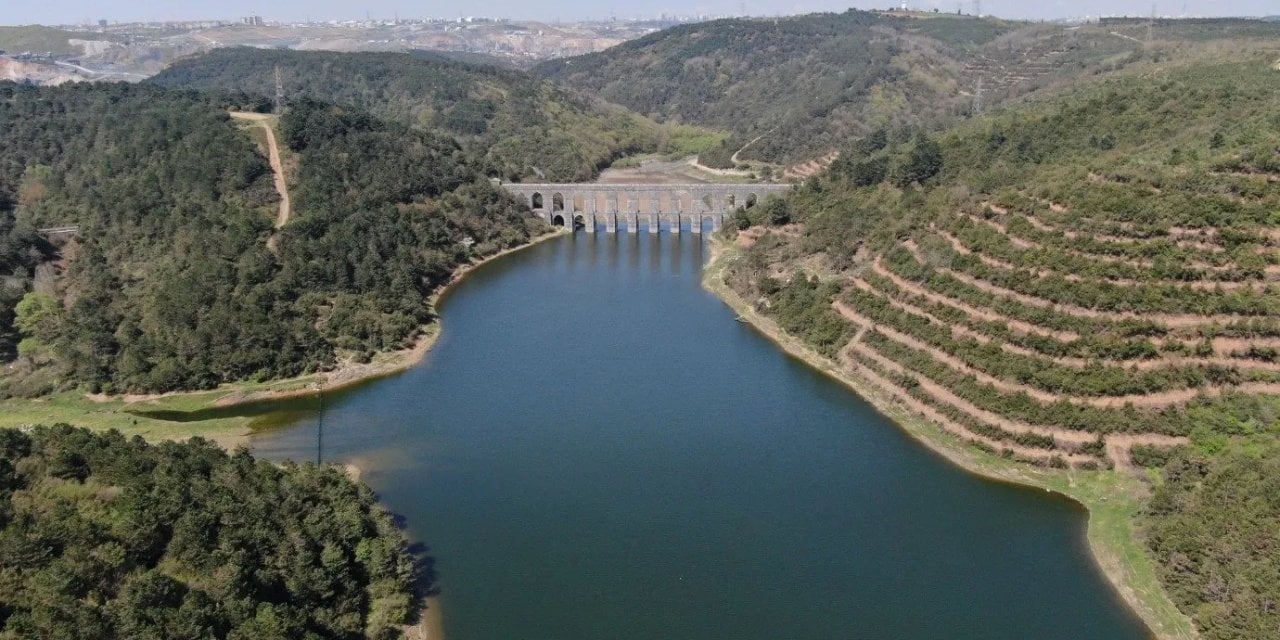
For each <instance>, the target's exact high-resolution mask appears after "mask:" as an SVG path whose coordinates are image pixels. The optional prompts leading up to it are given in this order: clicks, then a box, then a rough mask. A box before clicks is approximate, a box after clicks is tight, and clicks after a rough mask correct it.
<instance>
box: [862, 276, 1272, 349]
mask: <svg viewBox="0 0 1280 640" xmlns="http://www.w3.org/2000/svg"><path fill="white" fill-rule="evenodd" d="M852 282H853V285H854V286H855V287H857V288H859V289H861V290H863V291H865V292H867V293H871V294H874V295H876V296H879V297H881V298H883V299H884V300H885V301H886V302H888V303H889V304H890V305H891V306H893V307H894V308H896V309H898V310H900V311H904V312H906V313H909V314H912V315H916V316H920V317H921V318H924V319H926V320H928V321H929V322H932V323H934V324H936V325H938V326H940V327H946V328H948V329H950V330H951V334H952V335H953V336H955V337H956V338H957V339H963V338H972V339H973V340H976V341H977V342H979V343H981V344H990V343H991V342H998V343H999V346H1000V349H1001V350H1003V351H1005V352H1006V353H1011V354H1015V355H1020V356H1025V357H1028V358H1042V359H1044V360H1048V361H1050V362H1053V363H1055V364H1059V365H1063V366H1067V367H1074V368H1077V369H1083V368H1085V367H1088V366H1092V365H1093V364H1096V363H1099V362H1102V363H1109V364H1112V365H1114V366H1118V367H1124V368H1126V369H1136V370H1138V371H1152V370H1155V369H1165V368H1168V367H1174V366H1180V365H1187V366H1201V367H1208V366H1218V367H1238V368H1240V369H1242V370H1246V371H1247V370H1250V369H1256V370H1259V371H1273V372H1280V362H1266V361H1263V360H1254V359H1251V358H1247V357H1243V356H1237V355H1235V354H1237V353H1242V352H1245V351H1248V350H1249V348H1250V347H1252V346H1258V347H1264V348H1272V349H1276V348H1280V340H1277V339H1271V340H1265V339H1249V338H1215V339H1214V341H1213V346H1214V355H1213V356H1212V357H1198V356H1181V355H1176V354H1165V355H1159V356H1156V357H1152V358H1133V359H1115V360H1113V359H1108V358H1079V357H1073V356H1059V355H1053V354H1049V353H1044V352H1042V351H1036V350H1034V349H1028V348H1026V347H1022V346H1018V345H1016V344H1010V343H1008V342H1004V341H1003V340H997V339H995V338H992V337H991V336H989V335H987V334H985V333H982V332H980V331H977V330H974V329H972V328H970V327H968V326H965V325H963V324H956V323H953V322H949V321H946V320H943V319H942V318H939V317H937V316H935V315H933V314H932V313H929V312H928V311H926V310H924V309H921V308H920V307H917V306H915V305H913V304H911V303H910V302H906V301H903V300H899V299H897V298H894V297H892V296H891V295H889V294H887V293H885V292H883V291H880V290H879V289H876V288H875V287H874V286H872V285H871V283H869V282H867V281H866V280H863V279H861V278H854V279H853V280H852ZM1179 342H1181V343H1182V344H1185V345H1187V346H1188V347H1190V348H1194V347H1195V346H1196V345H1197V344H1198V342H1199V341H1197V340H1180V341H1179Z"/></svg>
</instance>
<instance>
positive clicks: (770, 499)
mask: <svg viewBox="0 0 1280 640" xmlns="http://www.w3.org/2000/svg"><path fill="white" fill-rule="evenodd" d="M706 251H707V249H706V247H705V246H704V244H703V243H702V240H701V239H700V238H695V237H692V236H690V235H688V234H686V235H684V236H682V237H673V236H670V235H668V234H667V233H665V232H664V233H663V234H662V235H661V236H658V237H653V236H649V235H648V234H645V233H641V234H640V235H639V236H633V235H627V234H619V235H616V236H614V235H606V234H597V235H596V236H591V235H587V234H584V233H581V232H579V233H577V234H575V235H573V236H565V237H561V238H558V239H554V240H551V241H548V242H545V243H543V244H540V245H538V246H535V247H533V248H531V249H528V250H526V251H523V252H520V253H518V254H515V255H513V256H511V257H508V258H504V259H501V260H498V261H496V262H494V263H492V264H490V265H487V266H485V267H483V268H481V269H479V270H477V271H476V272H475V273H473V274H472V275H471V276H470V277H468V278H467V279H466V280H465V281H464V282H463V283H462V284H461V285H459V286H458V287H457V288H456V289H455V290H454V291H453V292H452V293H451V294H450V296H449V297H448V299H447V300H446V301H445V304H444V305H443V311H442V313H443V322H444V331H443V334H442V336H441V338H440V341H439V343H438V345H437V346H436V348H435V349H434V350H433V351H432V352H431V353H430V354H429V355H428V357H427V359H426V361H425V362H424V363H423V364H422V365H421V366H419V367H417V368H414V369H412V370H410V371H408V372H406V373H405V374H403V375H400V376H398V377H395V378H392V379H387V380H383V381H379V382H377V383H374V384H371V385H368V386H365V387H362V388H358V389H355V390H351V391H348V392H345V393H340V394H336V395H334V396H330V397H328V398H327V399H326V407H325V415H324V432H323V444H322V447H323V456H324V458H325V460H327V461H334V462H344V461H352V462H356V463H357V464H359V465H360V466H361V467H362V468H363V469H364V470H365V476H364V478H365V479H366V480H367V481H368V482H369V483H370V484H371V485H373V487H374V488H375V489H377V490H378V491H379V492H380V494H381V497H382V499H383V501H384V502H385V504H387V505H388V506H389V507H390V508H391V509H392V510H394V511H396V512H398V513H400V514H403V515H404V516H405V517H406V519H407V522H408V526H409V528H410V530H411V533H412V535H413V536H414V537H415V538H417V539H419V540H422V541H424V542H425V543H427V544H428V545H429V546H430V547H431V553H432V555H433V556H434V557H435V558H436V561H437V562H436V568H437V571H438V572H439V577H440V582H439V587H440V589H441V598H442V610H443V612H444V620H445V626H446V631H447V635H448V636H449V638H450V640H513V639H528V640H630V639H636V640H639V639H646V640H648V639H654V640H657V639H662V640H673V639H674V640H710V639H722V638H723V639H741V638H778V639H784V640H837V639H839V640H860V639H865V640H881V639H883V640H916V639H918V640H924V639H938V640H944V639H945V640H964V639H974V640H977V639H982V640H996V639H1009V640H1028V639H1040V640H1054V639H1062V640H1089V639H1098V640H1103V639H1105V640H1126V639H1137V638H1145V637H1147V634H1146V632H1145V631H1144V629H1143V627H1142V625H1141V623H1140V622H1139V621H1138V620H1137V619H1136V618H1135V617H1134V616H1133V615H1132V614H1131V613H1130V612H1129V611H1128V610H1127V609H1126V608H1125V607H1124V606H1123V605H1122V604H1121V603H1120V602H1119V601H1118V600H1117V598H1116V597H1115V596H1114V594H1113V592H1112V591H1111V589H1110V588H1109V587H1108V585H1107V584H1106V583H1105V581H1104V579H1103V577H1102V576H1101V575H1100V573H1099V572H1098V571H1097V570H1096V568H1095V566H1094V564H1093V563H1092V561H1091V559H1090V558H1089V556H1088V550H1087V547H1086V542H1085V538H1084V530H1085V517H1086V514H1085V513H1084V511H1083V509H1081V508H1080V507H1079V506H1078V505H1075V504H1074V503H1072V502H1069V501H1067V500H1066V499H1063V498H1060V497H1056V496H1054V495H1050V494H1047V493H1045V492H1043V491H1037V490H1030V489H1024V488H1018V487H1013V486H1009V485H1005V484H998V483H992V482H987V481H984V480H981V479H979V478H976V477H974V476H971V475H968V474H966V473H964V472H962V471H961V470H959V469H957V468H955V467H954V466H951V465H950V464H949V463H947V462H946V461H944V460H942V459H941V458H939V457H938V456H936V455H934V454H932V453H931V452H929V451H927V450H926V449H925V448H924V447H923V446H921V445H919V444H918V443H915V442H913V441H912V440H910V439H909V438H908V437H907V436H906V435H904V434H903V433H902V432H901V431H900V430H899V429H897V428H896V427H895V426H894V425H893V423H891V422H890V421H889V420H888V419H887V418H885V417H883V416H881V415H880V414H878V413H877V412H876V411H875V410H874V409H873V408H872V407H871V406H870V405H868V404H867V403H866V402H864V401H863V400H861V399H860V398H859V397H858V396H856V395H854V394H853V393H851V392H850V391H848V390H847V389H845V388H844V387H842V386H841V385H839V384H837V383H836V382H834V381H832V380H830V379H828V378H826V377H825V376H823V375H821V374H819V373H817V372H815V371H814V370H812V369H810V368H808V367H807V366H805V365H804V364H803V363H800V362H798V361H796V360H794V359H792V358H790V357H788V356H787V355H785V354H784V353H783V352H782V351H780V350H779V349H778V348H776V347H775V346H774V345H773V344H771V343H770V342H769V341H768V340H766V339H765V338H763V337H761V336H760V335H758V334H757V333H756V332H754V331H753V330H752V329H751V328H750V327H749V326H747V325H744V324H741V323H738V322H735V321H734V314H733V312H732V311H731V310H729V309H728V308H727V307H725V306H724V305H723V304H722V303H721V302H720V301H718V300H717V299H716V298H715V297H714V296H712V295H711V294H709V293H707V292H705V291H703V290H702V289H701V287H700V286H699V278H700V274H701V268H702V263H703V261H704V259H705V255H704V254H705V252H706ZM280 419H282V420H285V421H291V422H292V426H288V427H286V428H282V429H279V430H275V431H272V432H270V433H268V434H266V435H263V436H261V437H258V438H256V439H255V441H254V445H255V448H256V450H257V451H258V453H259V454H262V455H266V456H269V457H272V458H294V459H313V458H314V457H315V455H316V450H317V432H316V425H315V416H314V415H313V414H311V413H310V412H309V410H308V407H306V406H305V405H301V406H300V405H299V404H298V403H294V405H293V406H292V408H291V411H290V412H289V413H287V414H285V415H284V417H283V418H280Z"/></svg>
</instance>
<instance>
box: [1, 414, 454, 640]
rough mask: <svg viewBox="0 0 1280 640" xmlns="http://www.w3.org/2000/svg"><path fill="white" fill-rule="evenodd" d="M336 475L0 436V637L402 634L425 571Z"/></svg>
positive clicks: (32, 435) (200, 450) (57, 431)
mask: <svg viewBox="0 0 1280 640" xmlns="http://www.w3.org/2000/svg"><path fill="white" fill-rule="evenodd" d="M421 567H422V563H421V562H420V561H419V560H418V559H416V558H415V557H414V556H413V555H412V554H411V553H410V552H409V547H408V544H407V541H406V539H405V536H404V534H403V532H401V531H400V529H398V528H397V527H396V526H395V524H394V522H393V520H392V517H391V515H390V514H388V513H387V512H385V511H384V510H383V509H382V508H381V507H379V506H378V505H377V503H376V502H375V500H374V496H373V494H372V492H371V491H370V490H369V489H368V488H367V487H365V486H363V485H359V484H356V483H354V482H352V481H351V480H349V479H347V477H346V476H344V475H343V474H342V472H341V471H340V470H338V469H336V468H334V467H321V466H316V465H310V464H305V465H295V464H291V463H290V464H285V465H283V466H279V465H274V464H271V463H269V462H266V461H259V460H254V458H253V457H252V456H251V455H250V454H249V453H247V452H246V451H245V450H240V451H238V452H236V453H234V454H228V453H227V452H225V451H223V450H222V449H221V448H219V447H217V446H215V445H212V444H210V443H207V442H204V441H201V440H199V439H196V440H193V441H191V442H187V443H175V442H165V443H161V444H157V445H148V444H147V443H145V442H143V441H142V440H141V439H140V438H133V439H125V438H124V437H123V436H121V435H120V434H119V433H117V432H109V433H105V434H95V433H91V432H89V431H86V430H84V429H75V428H72V427H68V426H66V425H60V426H55V427H36V428H33V429H31V430H29V431H27V432H19V431H16V430H10V429H0V637H4V638H80V639H84V640H90V639H97V638H101V639H103V640H108V639H115V638H157V639H158V638H165V639H168V640H181V639H191V640H195V639H200V638H228V639H239V640H267V639H280V640H283V639H284V638H317V639H319V638H331V639H334V640H337V639H346V640H363V639H365V638H370V639H381V638H398V637H401V631H400V629H401V625H403V624H405V623H407V622H410V621H411V620H412V617H413V616H414V615H415V613H416V612H417V604H416V603H417V602H418V599H417V597H416V596H417V594H418V593H419V591H421V590H422V589H423V588H424V587H426V586H427V585H426V584H424V583H425V582H426V581H427V580H428V579H429V577H430V576H428V575H426V574H425V571H424V570H423V569H422V568H421Z"/></svg>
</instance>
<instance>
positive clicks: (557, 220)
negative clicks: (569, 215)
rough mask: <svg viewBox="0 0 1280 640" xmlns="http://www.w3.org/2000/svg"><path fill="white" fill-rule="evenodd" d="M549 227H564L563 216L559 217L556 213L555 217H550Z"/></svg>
mask: <svg viewBox="0 0 1280 640" xmlns="http://www.w3.org/2000/svg"><path fill="white" fill-rule="evenodd" d="M551 226H553V227H563V226H564V216H562V215H560V214H558V213H557V214H556V215H554V216H551Z"/></svg>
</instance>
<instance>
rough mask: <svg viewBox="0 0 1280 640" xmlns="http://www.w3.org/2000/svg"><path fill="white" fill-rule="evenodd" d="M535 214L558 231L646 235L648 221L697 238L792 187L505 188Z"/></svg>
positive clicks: (650, 226)
mask: <svg viewBox="0 0 1280 640" xmlns="http://www.w3.org/2000/svg"><path fill="white" fill-rule="evenodd" d="M503 187H504V188H505V189H506V190H507V191H508V192H510V193H511V194H512V195H514V196H516V197H517V198H520V199H521V200H523V201H524V203H525V204H526V205H528V206H529V209H531V210H532V211H533V212H534V213H535V214H537V215H538V216H539V217H540V218H542V219H543V220H546V221H547V224H550V225H553V226H566V225H573V224H575V223H576V224H581V225H582V226H583V227H584V229H585V230H586V231H587V232H588V233H595V231H596V225H598V224H600V223H604V227H605V231H607V232H609V233H615V232H617V231H618V227H619V225H624V226H625V228H626V229H627V231H628V232H630V233H637V232H639V231H640V224H641V223H642V222H643V223H644V224H645V225H646V226H647V227H648V229H649V233H657V232H658V229H659V228H660V227H661V225H663V224H666V225H668V227H669V228H670V229H671V232H672V233H680V225H681V223H688V224H689V229H690V231H692V232H693V233H702V227H703V224H704V223H705V222H706V221H708V220H710V221H711V228H712V230H719V229H720V228H721V227H723V226H724V219H725V216H728V215H732V214H733V212H734V211H737V210H738V209H740V208H748V209H749V208H751V207H754V206H756V205H757V204H758V203H761V202H763V201H764V199H765V197H766V196H768V195H769V194H771V193H784V192H786V191H788V190H789V189H791V185H789V184H604V183H601V184H596V183H583V184H504V185H503Z"/></svg>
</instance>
